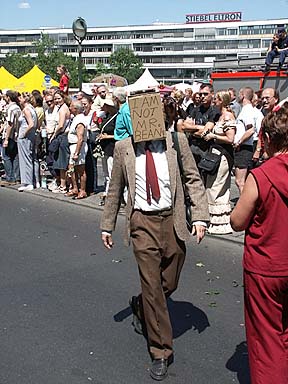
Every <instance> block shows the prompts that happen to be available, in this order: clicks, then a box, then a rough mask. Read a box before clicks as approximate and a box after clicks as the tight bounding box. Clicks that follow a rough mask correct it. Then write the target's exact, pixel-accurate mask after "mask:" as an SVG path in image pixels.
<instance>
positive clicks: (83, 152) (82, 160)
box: [69, 143, 88, 165]
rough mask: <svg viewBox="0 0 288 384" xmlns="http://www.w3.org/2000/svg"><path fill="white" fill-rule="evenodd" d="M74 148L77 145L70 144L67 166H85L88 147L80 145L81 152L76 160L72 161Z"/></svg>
mask: <svg viewBox="0 0 288 384" xmlns="http://www.w3.org/2000/svg"><path fill="white" fill-rule="evenodd" d="M76 146H77V144H70V159H69V164H73V165H83V164H85V159H86V154H87V151H88V145H87V143H83V144H82V148H81V151H80V153H79V156H78V160H77V161H74V159H73V156H74V153H75V151H76Z"/></svg>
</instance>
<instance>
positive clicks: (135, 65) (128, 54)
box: [109, 48, 143, 84]
mask: <svg viewBox="0 0 288 384" xmlns="http://www.w3.org/2000/svg"><path fill="white" fill-rule="evenodd" d="M109 63H110V67H111V72H113V73H115V75H119V76H123V77H125V78H126V79H127V81H128V83H129V84H131V83H134V82H135V81H136V80H137V79H138V78H139V77H140V75H141V74H142V72H143V64H142V60H141V59H140V58H139V57H138V56H137V55H135V54H134V52H133V51H132V50H131V49H128V48H121V49H118V50H117V51H116V52H114V53H112V55H111V56H110V58H109Z"/></svg>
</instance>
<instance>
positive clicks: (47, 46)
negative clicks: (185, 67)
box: [1, 33, 143, 87]
mask: <svg viewBox="0 0 288 384" xmlns="http://www.w3.org/2000/svg"><path fill="white" fill-rule="evenodd" d="M32 53H33V55H32ZM35 53H36V55H35ZM34 56H35V57H34ZM61 64H63V65H64V66H65V67H66V68H67V69H68V71H69V73H70V87H78V60H75V58H73V57H72V56H69V55H66V54H65V53H63V52H62V51H61V49H60V48H59V46H58V44H57V42H56V41H55V40H53V39H51V38H50V37H49V35H47V34H44V33H42V34H41V37H40V39H39V40H38V41H36V42H34V43H33V46H32V47H31V48H30V49H27V52H25V53H23V54H21V53H12V54H7V55H6V58H5V59H4V60H2V61H1V65H3V66H4V67H5V68H6V69H7V70H8V71H9V72H10V73H12V74H13V75H14V76H16V77H18V78H19V77H21V76H23V75H24V74H25V73H27V72H28V71H30V69H32V68H33V66H34V65H38V67H39V68H40V69H41V70H42V71H43V72H45V73H46V74H49V75H50V76H51V77H52V78H53V79H55V80H59V76H58V75H57V66H59V65H61ZM109 64H110V68H109V70H107V67H106V66H105V65H104V64H102V63H98V64H96V67H95V69H94V71H93V73H89V72H88V71H87V70H86V68H85V66H84V65H83V64H82V77H83V82H89V81H90V80H91V79H93V78H94V77H95V76H96V75H101V74H103V73H107V72H108V71H109V72H112V73H114V74H116V75H119V76H123V77H125V78H126V79H127V81H128V83H130V84H131V83H134V82H135V81H136V80H137V79H138V78H139V77H140V75H141V74H142V72H143V65H142V61H141V59H140V58H139V57H138V56H137V55H135V54H134V52H133V51H132V50H130V49H126V48H121V49H119V50H117V51H116V52H114V53H113V54H112V55H111V56H110V58H109Z"/></svg>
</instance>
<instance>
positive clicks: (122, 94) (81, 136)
mask: <svg viewBox="0 0 288 384" xmlns="http://www.w3.org/2000/svg"><path fill="white" fill-rule="evenodd" d="M58 72H59V75H60V76H62V77H61V79H63V81H62V80H61V88H62V89H60V88H58V87H51V88H50V89H49V90H47V91H44V92H43V94H41V93H40V92H39V91H37V90H35V91H33V92H32V93H27V92H25V93H22V94H17V93H16V92H13V91H11V90H8V91H6V94H5V95H2V97H1V106H2V107H1V108H2V109H3V111H4V110H5V119H3V122H2V124H1V130H2V161H3V163H4V169H5V173H6V178H3V177H2V181H1V185H2V186H3V185H5V184H10V185H11V184H17V183H21V185H20V186H19V191H25V190H26V191H27V190H32V189H34V188H39V187H40V186H41V176H42V177H44V176H45V175H43V172H42V175H41V170H42V168H41V167H39V162H42V161H44V162H46V163H47V167H48V170H49V178H50V183H49V184H48V189H49V190H50V191H51V192H52V193H62V194H64V195H65V196H66V197H72V198H74V199H84V198H86V197H87V196H89V195H91V194H94V193H98V192H99V189H100V188H99V186H100V185H103V184H104V193H103V195H102V197H101V200H100V203H99V204H101V205H104V204H105V198H106V196H107V193H108V188H109V181H110V179H111V172H112V165H113V152H114V146H115V142H117V141H120V140H123V139H124V138H126V137H129V136H132V133H133V128H132V123H131V117H130V111H129V106H128V103H127V92H126V90H125V89H124V88H116V89H114V90H113V92H109V90H108V88H107V87H106V86H105V85H104V84H103V85H98V86H95V88H94V89H93V95H88V94H85V92H83V91H79V92H78V93H77V94H76V95H74V96H73V97H71V96H68V95H67V93H68V80H69V77H68V76H69V74H68V72H67V70H66V69H65V68H63V66H59V67H58ZM161 97H162V102H163V113H164V118H165V125H166V129H167V130H169V131H178V132H184V133H185V134H186V136H187V138H188V142H189V146H190V149H191V151H192V153H193V156H194V158H195V161H196V164H197V167H198V170H199V172H200V174H201V177H202V180H203V182H204V186H205V189H206V192H207V196H208V203H209V212H210V216H211V224H210V226H209V228H208V231H209V233H211V234H228V233H231V232H232V229H231V226H230V222H229V220H230V212H231V207H230V185H231V175H232V174H233V173H234V174H235V183H236V185H237V187H238V189H239V194H241V192H242V190H243V187H244V183H245V180H246V177H247V173H248V171H249V170H250V169H252V168H254V167H255V166H258V165H259V164H260V163H261V161H263V160H265V157H266V153H265V150H264V143H263V139H262V136H261V122H262V120H263V118H264V116H265V115H266V114H267V113H268V112H270V111H272V110H273V108H274V107H275V106H276V105H277V104H278V102H279V95H278V92H277V91H276V90H275V89H272V88H266V89H263V90H262V91H256V92H254V90H253V89H252V88H250V87H243V88H242V89H241V90H240V91H239V92H238V94H237V92H236V90H235V89H233V88H229V89H227V90H222V91H218V92H216V93H214V90H213V86H212V85H211V84H210V83H203V84H202V85H201V86H200V89H199V91H198V92H195V93H193V92H192V89H191V88H187V89H186V90H185V93H184V92H182V91H179V90H175V91H172V92H171V94H163V95H161ZM2 115H3V116H4V112H3V113H2ZM99 161H101V163H102V166H103V172H104V180H103V181H102V180H101V181H100V180H98V178H99V177H98V174H97V162H99ZM208 163H209V166H210V167H211V169H209V166H208V168H207V164H208ZM212 164H214V165H215V166H214V167H213V166H212ZM203 167H204V168H203Z"/></svg>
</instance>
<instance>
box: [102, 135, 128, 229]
mask: <svg viewBox="0 0 288 384" xmlns="http://www.w3.org/2000/svg"><path fill="white" fill-rule="evenodd" d="M121 144H122V142H121V141H119V142H117V143H116V145H115V150H114V155H113V169H112V176H111V181H110V185H109V191H108V195H107V197H106V201H105V205H104V210H103V213H102V217H101V224H100V228H101V230H102V231H114V230H115V226H116V221H117V214H118V211H119V209H120V205H121V199H122V196H123V192H124V187H125V179H124V167H123V161H124V160H123V157H122V156H121V151H120V148H119V147H120V146H121Z"/></svg>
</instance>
